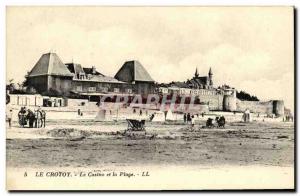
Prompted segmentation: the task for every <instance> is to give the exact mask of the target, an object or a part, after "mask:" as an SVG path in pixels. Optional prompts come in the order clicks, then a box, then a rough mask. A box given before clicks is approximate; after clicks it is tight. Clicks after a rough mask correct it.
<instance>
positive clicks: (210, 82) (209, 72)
mask: <svg viewBox="0 0 300 196" xmlns="http://www.w3.org/2000/svg"><path fill="white" fill-rule="evenodd" d="M212 76H213V73H212V70H211V67H210V68H209V71H208V77H209V85H210V86H212V85H213V81H212Z"/></svg>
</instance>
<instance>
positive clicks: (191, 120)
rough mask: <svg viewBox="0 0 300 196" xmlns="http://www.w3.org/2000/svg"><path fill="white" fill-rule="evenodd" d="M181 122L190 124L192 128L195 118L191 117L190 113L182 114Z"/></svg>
mask: <svg viewBox="0 0 300 196" xmlns="http://www.w3.org/2000/svg"><path fill="white" fill-rule="evenodd" d="M183 122H184V123H187V124H191V125H192V127H193V126H194V125H195V116H194V115H191V114H190V113H187V114H186V113H184V114H183Z"/></svg>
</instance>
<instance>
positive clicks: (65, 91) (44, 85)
mask: <svg viewBox="0 0 300 196" xmlns="http://www.w3.org/2000/svg"><path fill="white" fill-rule="evenodd" d="M27 83H28V86H29V87H33V88H35V89H36V91H37V92H39V93H42V94H44V95H49V94H51V93H53V92H56V93H58V94H62V95H70V94H72V93H73V94H80V95H90V96H93V95H96V96H98V95H101V94H134V93H135V94H143V95H146V94H150V93H153V92H154V80H153V79H152V78H151V76H150V75H149V73H148V72H147V71H146V69H145V68H144V67H143V66H142V65H141V63H139V62H138V61H127V62H125V63H124V65H123V66H122V67H121V69H120V70H119V71H118V72H117V74H116V75H115V77H109V76H105V75H104V74H102V73H100V72H98V71H97V70H96V68H95V66H92V67H91V68H84V67H82V66H81V65H80V64H78V63H67V64H64V63H63V62H62V61H61V59H60V58H59V57H58V55H57V54H56V53H47V54H43V55H42V56H41V58H40V59H39V60H38V62H37V63H36V64H35V66H34V67H33V68H32V70H31V71H30V72H29V74H28V76H27Z"/></svg>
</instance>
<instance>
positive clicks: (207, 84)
mask: <svg viewBox="0 0 300 196" xmlns="http://www.w3.org/2000/svg"><path fill="white" fill-rule="evenodd" d="M212 76H213V73H212V70H211V68H209V72H208V76H201V77H200V76H199V73H198V69H197V68H196V72H195V76H194V77H193V78H192V79H190V80H188V81H187V82H186V83H187V85H188V86H189V87H190V88H195V89H210V88H212V87H213V80H212Z"/></svg>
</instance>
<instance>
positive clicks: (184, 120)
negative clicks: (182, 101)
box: [183, 113, 186, 124]
mask: <svg viewBox="0 0 300 196" xmlns="http://www.w3.org/2000/svg"><path fill="white" fill-rule="evenodd" d="M183 122H184V124H185V123H186V113H184V115H183Z"/></svg>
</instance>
